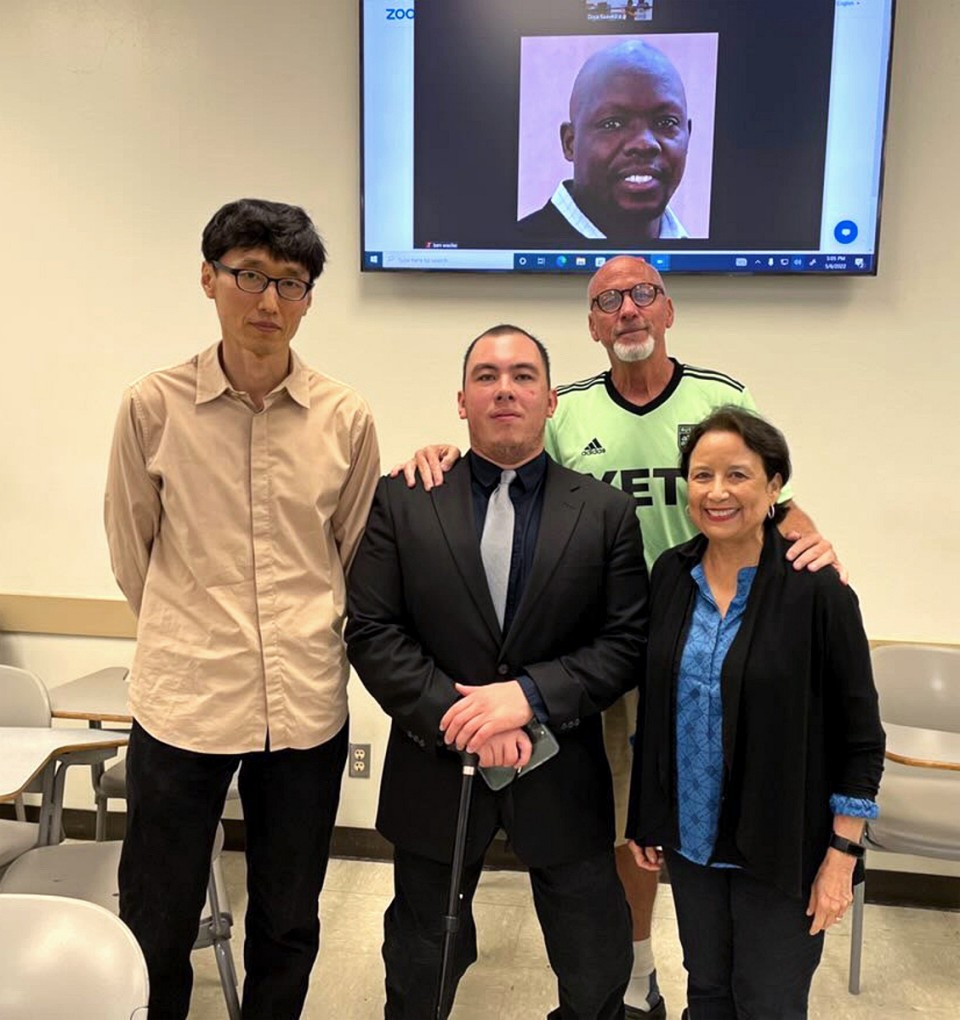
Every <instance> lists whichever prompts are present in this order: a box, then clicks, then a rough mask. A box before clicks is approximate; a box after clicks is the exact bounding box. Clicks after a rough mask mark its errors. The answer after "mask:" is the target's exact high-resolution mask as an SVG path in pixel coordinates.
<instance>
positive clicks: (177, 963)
mask: <svg viewBox="0 0 960 1020" xmlns="http://www.w3.org/2000/svg"><path fill="white" fill-rule="evenodd" d="M325 257H326V253H325V251H324V248H323V244H322V242H321V240H320V238H319V236H318V235H317V232H316V228H315V227H314V225H313V223H311V221H310V219H309V217H308V216H307V215H306V213H305V212H304V211H303V210H302V209H299V208H297V207H295V206H288V205H281V204H279V203H275V202H264V201H260V200H254V199H244V200H241V201H239V202H232V203H230V204H228V205H226V206H224V207H223V208H222V209H221V210H220V211H219V212H218V213H217V214H216V215H215V216H214V217H213V219H212V220H211V221H210V223H209V224H208V225H207V227H206V229H205V230H204V234H203V258H204V261H203V265H202V268H201V276H200V282H201V286H202V288H203V291H204V293H205V294H206V295H207V297H209V298H211V299H212V300H213V301H214V303H215V305H216V308H217V314H218V316H219V319H220V328H221V340H220V342H219V343H217V344H214V345H213V346H212V347H209V348H207V349H206V350H205V351H203V352H202V353H200V354H198V355H196V356H195V357H193V358H191V359H190V360H189V361H187V362H185V363H184V364H181V365H177V366H175V367H173V368H169V369H164V370H162V371H159V372H154V373H152V374H150V375H148V376H145V377H144V378H143V379H141V380H140V381H139V382H136V383H134V384H133V385H132V386H131V387H130V388H129V389H128V390H127V392H126V394H125V395H124V399H123V403H122V405H121V408H120V414H119V417H118V419H117V425H116V430H115V433H114V440H113V448H112V451H111V455H110V468H109V476H108V480H107V491H106V499H105V519H106V528H107V538H108V542H109V545H110V554H111V560H112V563H113V569H114V573H115V575H116V578H117V582H118V583H119V585H120V587H121V589H122V590H123V593H124V595H125V596H126V598H127V601H128V602H129V603H130V605H131V607H132V608H133V610H134V612H135V613H137V616H138V626H137V650H136V655H135V658H134V663H133V668H132V670H131V678H130V700H131V705H132V709H133V715H134V720H135V721H134V728H133V732H132V734H131V739H130V748H129V752H128V757H127V787H128V815H127V836H126V839H125V841H124V848H123V855H122V858H121V863H120V912H121V916H122V917H123V919H124V920H125V921H126V922H127V924H128V925H129V926H130V928H131V929H132V930H133V932H134V934H135V935H136V936H137V938H138V940H139V941H140V944H141V946H142V947H143V949H144V952H145V954H146V957H147V963H148V967H149V970H150V1016H151V1018H152V1020H165V1018H171V1020H172V1018H185V1017H186V1016H187V1011H188V1009H189V1003H190V989H191V983H192V973H191V969H190V963H189V956H190V948H191V946H192V944H193V941H194V939H195V937H196V930H197V919H198V918H199V916H200V911H201V908H202V905H203V899H204V890H205V886H206V878H207V872H208V870H209V861H210V853H211V849H212V845H213V839H214V835H215V830H216V825H217V820H218V819H219V817H220V814H221V812H222V809H223V802H224V797H225V794H226V790H227V787H228V785H229V782H230V778H231V775H232V774H233V772H234V771H235V770H236V768H237V766H238V765H239V766H240V775H239V786H240V795H241V799H242V802H243V809H244V817H245V819H246V827H247V868H248V876H249V877H248V885H249V906H248V910H247V918H246V937H247V944H246V947H245V962H246V980H245V983H244V990H243V1016H244V1017H251V1018H252V1017H264V1018H267V1017H269V1018H270V1020H285V1018H288V1017H290V1018H293V1017H298V1016H299V1015H300V1011H301V1009H302V1007H303V1002H304V999H305V997H306V992H307V985H308V980H309V975H310V970H311V968H312V966H313V962H314V959H315V957H316V953H317V947H318V944H319V931H320V925H319V921H318V919H317V900H318V897H319V894H320V889H321V886H322V884H323V877H324V872H325V870H326V864H327V857H328V853H329V843H330V836H331V833H332V831H333V824H334V819H335V816H336V811H337V804H338V800H339V793H340V780H341V777H342V774H343V767H344V762H345V759H346V750H347V698H346V682H347V675H348V667H347V662H346V657H345V654H344V648H343V643H342V640H341V627H342V622H343V614H344V603H345V581H344V578H345V574H346V571H347V569H348V568H349V565H350V562H351V560H352V558H353V554H354V552H355V551H356V547H357V543H358V542H359V539H360V536H361V534H362V531H363V526H364V522H365V520H366V516H367V511H368V509H369V506H370V502H371V499H372V497H373V490H374V487H375V485H376V481H377V476H378V474H379V458H378V453H377V440H376V434H375V432H374V427H373V420H372V418H371V415H370V411H369V409H368V407H367V405H366V404H365V403H364V401H363V400H362V399H361V398H360V397H359V396H358V395H357V394H356V393H355V392H354V391H353V390H352V389H350V388H349V387H347V386H345V385H343V384H342V383H339V382H336V381H335V380H333V379H330V378H328V377H326V376H324V375H321V374H320V373H319V372H315V371H313V370H312V369H310V368H307V367H306V366H305V365H304V364H303V363H302V362H301V361H300V359H299V358H298V357H297V355H296V354H295V353H294V352H293V351H292V350H291V349H290V341H291V340H292V339H293V337H294V335H295V334H296V332H297V329H298V327H299V326H300V321H301V319H302V318H303V316H304V315H305V314H306V313H307V310H308V309H309V307H310V303H311V300H312V296H313V295H312V290H313V285H314V283H315V281H316V279H317V277H318V276H319V275H320V273H321V272H322V270H323V264H324V260H325Z"/></svg>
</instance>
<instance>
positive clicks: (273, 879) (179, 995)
mask: <svg viewBox="0 0 960 1020" xmlns="http://www.w3.org/2000/svg"><path fill="white" fill-rule="evenodd" d="M346 756H347V727H346V726H344V727H343V729H342V730H341V731H340V732H339V733H338V734H337V735H336V736H335V737H334V738H333V739H332V740H329V741H327V742H326V743H325V744H321V745H319V746H318V747H313V748H310V749H308V750H305V751H295V750H282V751H258V752H254V753H250V754H243V755H231V754H197V753H196V752H193V751H184V750H182V749H180V748H177V747H172V746H171V745H169V744H165V743H163V742H161V741H159V740H156V739H155V738H154V737H152V736H150V734H149V733H147V732H146V730H144V729H143V728H142V727H141V726H139V725H138V724H137V723H136V722H134V724H133V730H132V732H131V734H130V744H129V748H128V751H127V834H126V838H125V839H124V841H123V851H122V853H121V856H120V916H121V918H122V919H123V920H124V922H126V924H127V925H128V926H129V928H130V929H131V930H132V931H133V933H134V935H135V936H136V938H137V941H138V942H139V943H140V946H141V948H142V949H143V952H144V955H145V957H146V959H147V968H148V971H149V974H150V1020H185V1018H186V1016H187V1012H188V1010H189V1008H190V990H191V987H192V984H193V969H192V967H191V966H190V950H191V947H192V946H193V943H194V941H195V940H196V937H197V924H198V921H199V920H200V912H201V910H202V908H203V900H204V895H205V891H206V885H207V877H208V875H209V872H210V854H211V852H212V849H213V841H214V837H215V835H216V828H217V822H218V820H219V818H220V815H221V814H222V813H223V804H224V799H225V797H226V793H227V787H228V786H229V784H230V778H231V776H232V775H233V773H234V771H235V770H236V768H237V765H238V764H239V765H240V776H239V787H240V799H241V801H242V803H243V814H244V819H245V822H246V836H247V893H248V904H247V915H246V943H245V945H244V953H243V959H244V967H245V970H246V979H245V981H244V986H243V1000H242V1014H243V1017H244V1020H288V1018H289V1020H294V1018H296V1017H299V1016H300V1012H301V1010H302V1009H303V1002H304V999H305V998H306V995H307V986H308V983H309V978H310V971H311V969H312V967H313V963H314V960H315V959H316V955H317V949H318V947H319V942H320V920H319V916H318V906H317V901H318V899H319V896H320V890H321V888H322V887H323V879H324V876H325V874H326V870H327V860H328V858H329V854H330V837H331V835H332V833H333V825H334V820H335V818H336V814H337V806H338V804H339V800H340V781H341V778H342V776H343V768H344V764H345V762H346Z"/></svg>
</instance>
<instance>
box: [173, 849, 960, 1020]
mask: <svg viewBox="0 0 960 1020" xmlns="http://www.w3.org/2000/svg"><path fill="white" fill-rule="evenodd" d="M224 865H225V872H226V876H227V884H228V888H229V890H230V898H231V906H232V907H233V911H234V914H235V916H236V917H237V918H238V919H239V920H238V924H237V927H236V929H235V938H236V942H235V945H234V956H235V959H236V961H237V965H238V967H239V966H240V965H241V963H242V951H241V945H242V936H243V907H244V903H245V899H246V897H245V893H244V891H243V877H244V865H243V857H242V855H240V854H235V853H233V854H226V855H225V861H224ZM390 893H391V869H390V865H388V864H377V863H370V862H360V861H342V860H335V861H331V862H330V871H329V874H328V876H327V883H326V888H325V890H324V893H323V898H322V901H321V917H322V920H323V936H322V939H323V941H322V946H321V949H320V958H319V961H318V963H317V966H316V967H315V968H314V972H313V980H312V983H311V988H310V995H309V997H308V999H307V1006H306V1010H305V1012H304V1018H305V1020H321V1018H323V1020H332V1018H336V1020H377V1018H379V1017H382V1016H383V994H382V987H383V964H382V962H381V959H380V940H381V931H382V928H381V918H382V914H383V910H384V908H385V907H386V905H387V902H388V901H389V898H390ZM476 915H477V926H478V929H479V933H480V960H479V961H478V962H477V964H476V965H475V966H474V967H473V968H472V969H471V970H470V971H468V973H467V975H466V976H465V977H464V979H463V981H462V982H461V984H460V989H459V992H458V994H457V1002H456V1006H455V1007H454V1011H453V1020H542V1018H543V1017H545V1016H546V1014H547V1012H548V1011H549V1010H550V1009H551V1008H552V1007H553V1006H555V1005H556V998H555V990H554V980H553V975H552V973H551V971H550V968H549V966H548V965H547V961H546V956H545V954H544V950H543V942H542V940H541V938H540V930H539V928H538V927H537V922H536V918H535V916H534V913H533V906H532V901H531V898H530V893H529V887H528V885H527V880H526V877H525V876H524V875H522V874H519V873H516V872H506V871H499V872H495V871H489V872H485V873H484V875H483V878H482V880H481V882H480V887H479V889H478V890H477V896H476ZM865 923H866V941H865V947H864V969H863V991H862V993H861V994H860V995H859V996H851V995H849V994H848V993H847V960H848V953H849V947H850V938H849V915H848V918H847V920H846V921H845V922H844V924H843V925H842V926H841V927H840V928H839V929H837V930H836V931H834V932H831V933H830V934H829V935H828V936H827V943H826V949H825V951H824V957H823V963H822V964H821V966H820V969H819V971H818V972H817V975H816V977H815V979H814V985H813V993H812V996H811V1009H810V1016H811V1018H815V1020H854V1018H856V1020H903V1018H905V1017H911V1016H916V1017H929V1018H931V1020H947V1018H949V1020H957V1017H960V914H954V913H941V912H938V911H931V910H907V909H902V908H897V907H873V906H868V907H867V911H866V922H865ZM654 941H655V945H656V954H657V967H658V973H659V977H660V986H661V989H662V991H663V993H664V996H665V997H666V1000H667V1005H668V1010H669V1016H670V1020H677V1018H679V1016H680V1012H681V1009H682V1007H683V1003H684V987H685V976H684V972H683V967H682V964H681V962H680V948H679V944H678V942H677V935H676V925H675V921H674V914H673V901H672V900H671V898H670V894H669V890H667V889H662V890H661V894H660V896H659V897H658V899H657V906H656V911H655V915H654ZM193 963H194V967H195V970H196V982H195V985H194V996H193V1008H192V1009H191V1011H190V1018H191V1020H220V1018H223V1017H226V1015H227V1014H226V1010H225V1009H224V1005H223V999H222V997H221V994H220V985H219V982H218V978H217V971H216V967H215V965H214V961H213V954H212V952H211V951H210V950H204V951H201V952H198V953H195V954H194V957H193ZM424 1020H427V1018H424Z"/></svg>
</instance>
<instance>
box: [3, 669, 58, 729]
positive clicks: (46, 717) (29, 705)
mask: <svg viewBox="0 0 960 1020" xmlns="http://www.w3.org/2000/svg"><path fill="white" fill-rule="evenodd" d="M49 725H50V695H49V694H47V689H46V687H44V685H43V681H42V680H41V679H40V677H38V676H37V675H36V673H31V672H30V670H28V669H20V668H19V667H18V666H0V726H49Z"/></svg>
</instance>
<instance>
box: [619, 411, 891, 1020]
mask: <svg viewBox="0 0 960 1020" xmlns="http://www.w3.org/2000/svg"><path fill="white" fill-rule="evenodd" d="M680 466H681V470H682V473H683V475H684V477H685V478H686V479H687V489H688V502H689V510H690V514H691V517H692V518H693V521H694V523H695V524H696V525H697V527H698V528H699V530H700V532H701V534H700V535H698V536H697V537H696V538H694V539H692V540H691V541H689V542H687V543H685V544H684V545H680V546H677V547H676V548H674V549H670V550H668V551H667V552H665V553H664V554H663V555H662V556H661V557H660V558H659V560H658V561H657V563H656V565H655V566H654V568H653V573H652V576H651V592H650V595H651V597H650V604H651V619H650V643H649V649H648V661H647V676H646V684H645V688H644V687H642V688H641V692H640V693H641V696H640V705H639V709H638V718H637V746H636V748H635V751H634V766H633V781H632V787H631V794H630V814H629V818H628V822H627V835H628V836H629V837H630V838H631V840H632V848H633V853H634V857H635V859H636V861H637V864H638V866H639V867H642V868H646V869H650V870H656V869H658V868H659V867H660V866H661V864H662V863H663V861H664V859H665V860H666V863H667V866H668V868H669V871H670V880H671V885H672V888H673V895H674V900H675V902H676V907H677V922H678V926H679V930H680V941H681V943H682V945H683V953H684V965H685V966H686V968H687V972H688V984H687V1002H688V1013H686V1014H685V1016H688V1017H689V1020H726V1018H734V1020H746V1018H750V1020H753V1018H757V1020H778V1018H780V1020H788V1018H789V1020H794V1018H802V1017H806V1015H807V996H808V993H809V989H810V981H811V978H812V977H813V972H814V971H815V970H816V967H817V964H818V963H819V962H820V954H821V952H822V949H823V932H824V931H825V929H826V928H828V927H830V926H831V925H832V924H835V923H836V922H837V921H838V920H840V918H842V917H843V914H844V912H845V911H846V909H847V907H848V906H849V904H850V903H851V902H852V899H853V891H852V885H853V881H854V874H855V866H856V865H857V863H858V862H859V859H860V858H861V857H862V855H863V847H862V845H861V844H860V842H859V840H860V838H861V835H862V832H863V825H864V821H865V819H867V818H871V817H875V815H876V795H877V788H878V785H879V781H880V774H881V772H882V769H883V748H884V734H883V729H882V727H881V725H880V716H879V711H878V707H877V695H876V690H875V688H874V684H873V676H872V673H871V670H870V655H869V648H868V645H867V639H866V635H865V634H864V630H863V624H862V621H861V619H860V612H859V609H858V605H857V599H856V596H855V595H854V593H853V591H852V590H851V589H850V588H848V587H846V586H845V585H844V584H843V583H842V582H841V580H840V578H839V576H838V575H837V573H836V571H834V570H832V569H827V570H823V571H819V572H816V573H812V572H810V571H796V570H794V569H793V568H792V566H791V565H790V564H789V563H787V561H786V560H785V558H784V555H785V552H786V544H785V542H784V540H783V538H782V537H781V536H780V534H779V532H778V531H777V528H776V523H777V521H778V519H779V517H780V516H782V511H781V509H780V508H778V506H777V499H778V496H779V494H780V489H781V488H782V486H783V485H784V484H786V482H787V480H788V479H789V477H790V455H789V451H788V449H787V445H786V442H785V441H784V439H783V436H782V435H781V434H780V432H778V431H777V430H776V429H775V428H773V426H772V425H770V424H769V423H767V422H766V421H764V420H763V419H762V418H759V417H758V416H756V415H753V414H751V413H750V412H748V411H745V410H743V409H742V408H736V407H724V408H720V409H719V410H718V411H715V412H714V413H713V414H712V415H710V417H709V418H707V419H706V420H704V421H703V422H701V423H700V424H699V425H697V426H696V427H695V428H694V429H693V431H692V432H691V434H690V436H689V438H688V440H687V442H686V443H685V445H684V449H683V454H682V457H681V465H680Z"/></svg>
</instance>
